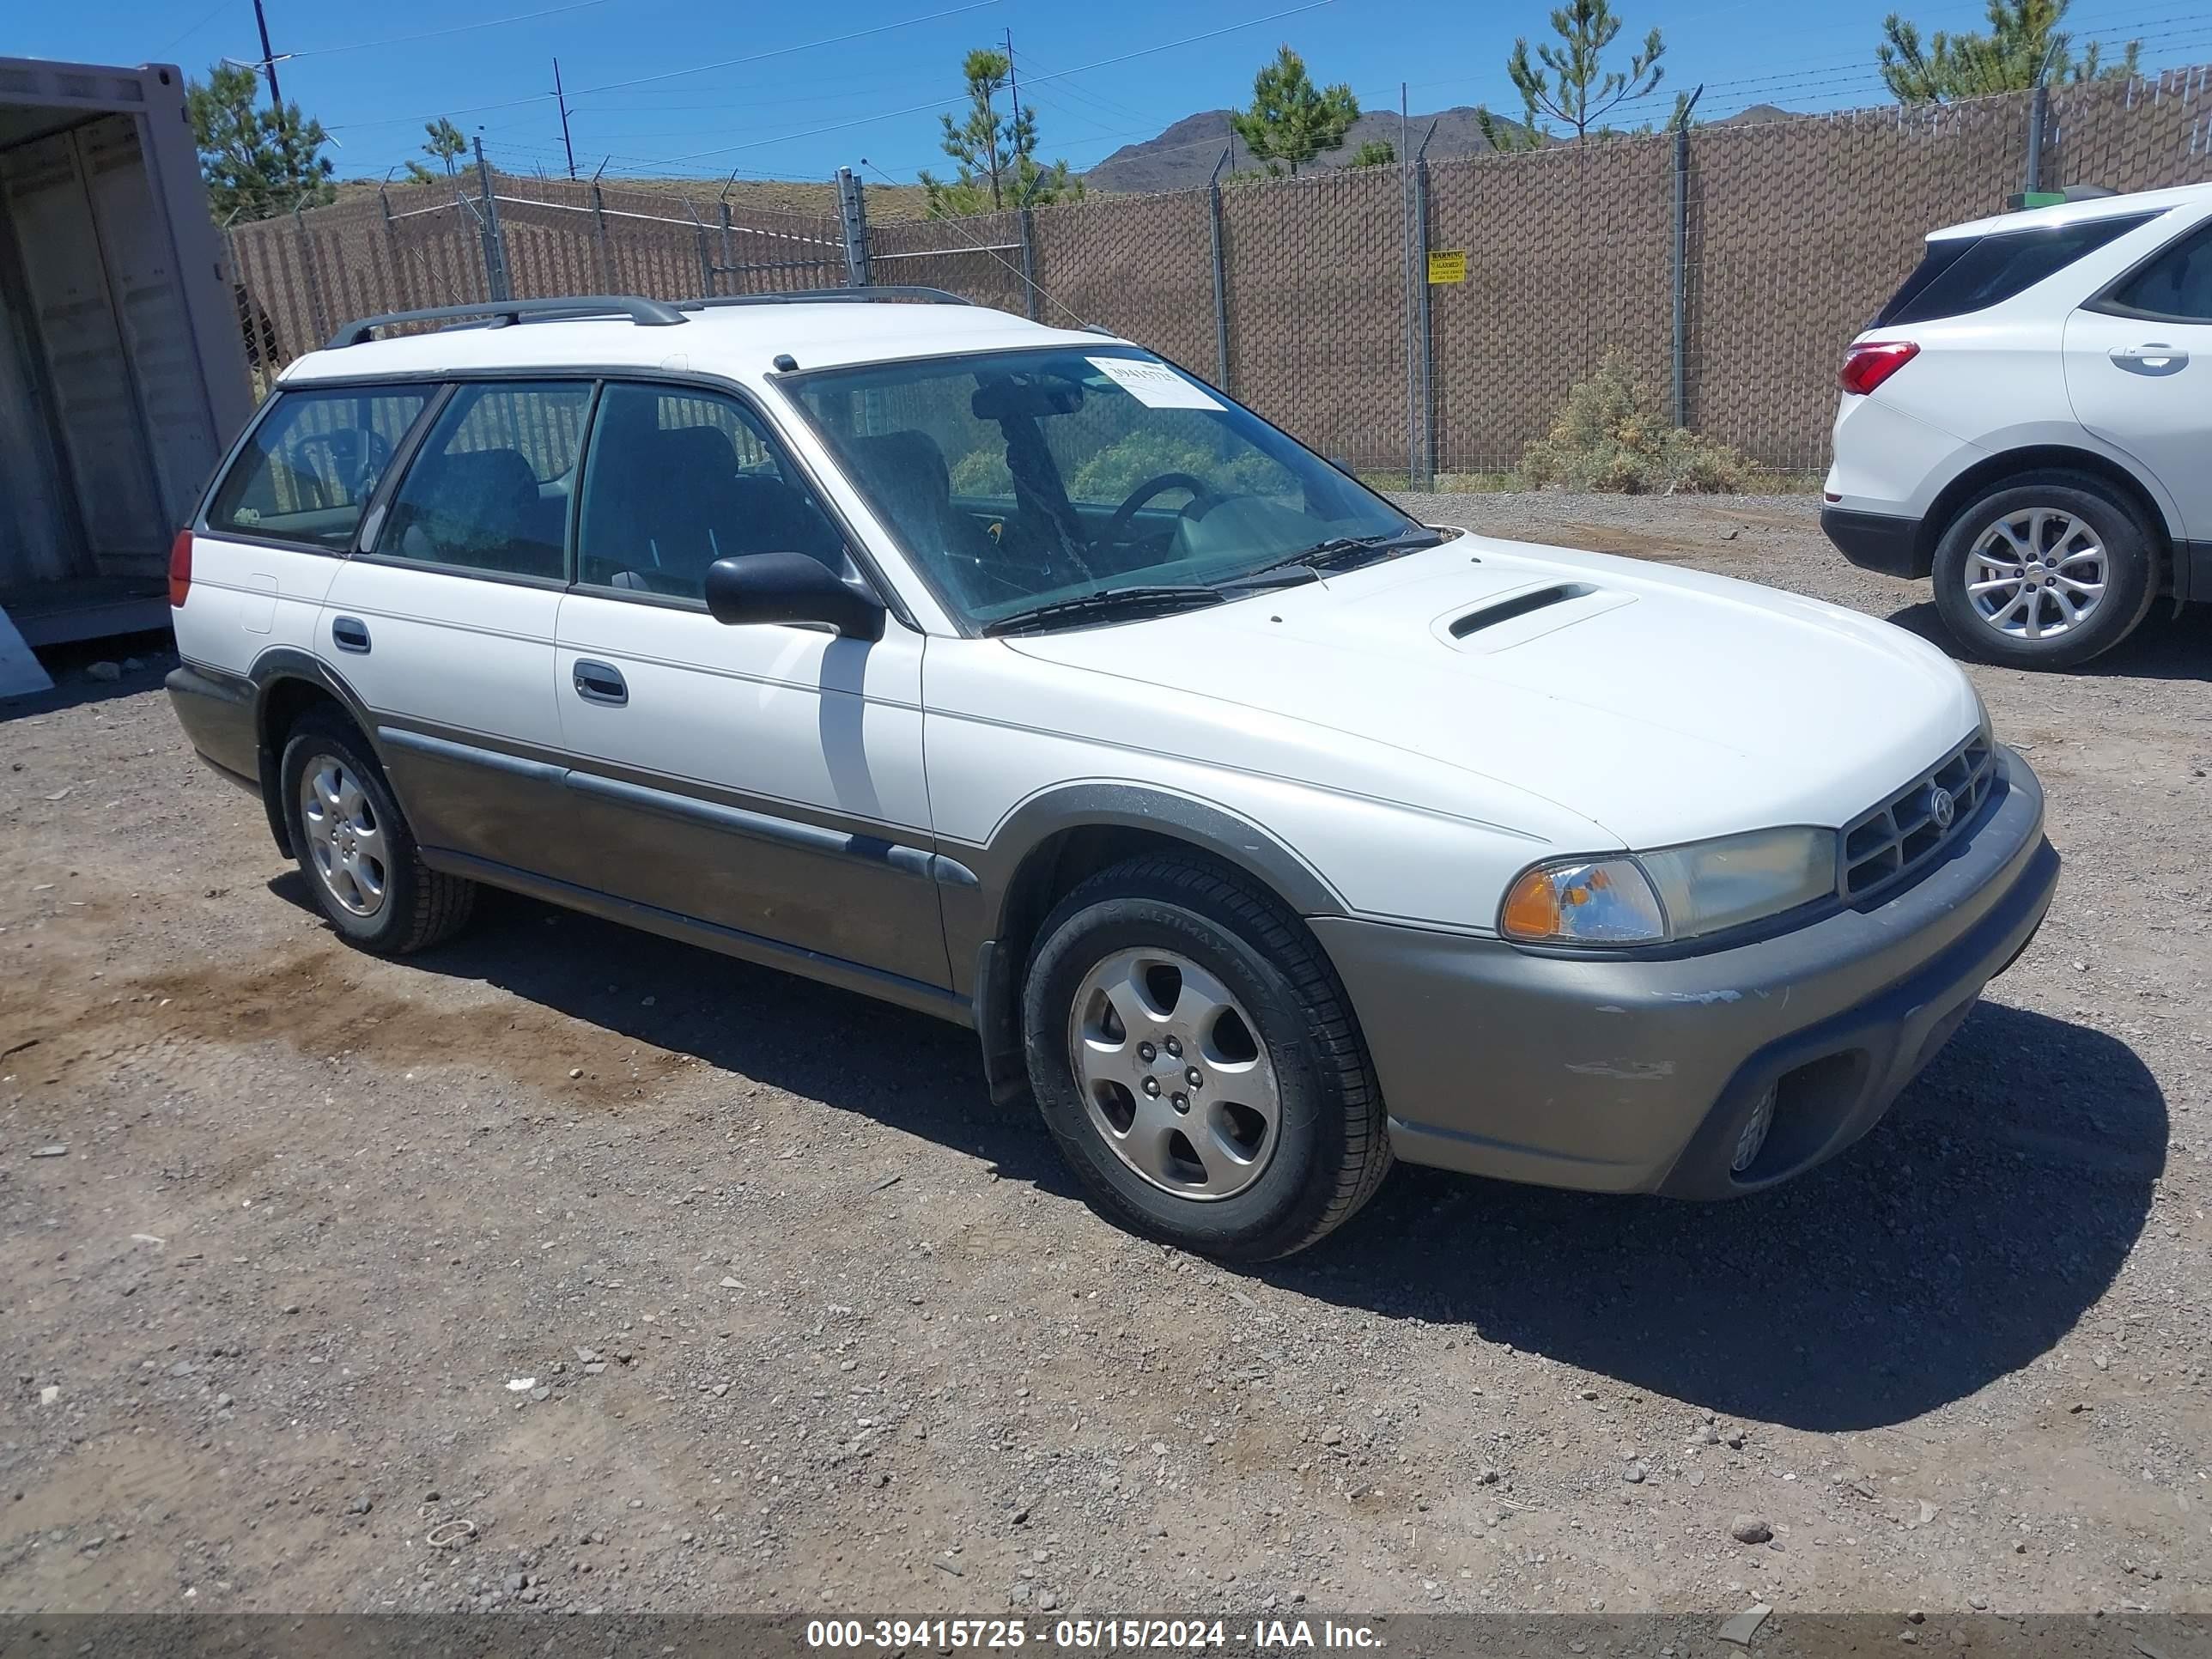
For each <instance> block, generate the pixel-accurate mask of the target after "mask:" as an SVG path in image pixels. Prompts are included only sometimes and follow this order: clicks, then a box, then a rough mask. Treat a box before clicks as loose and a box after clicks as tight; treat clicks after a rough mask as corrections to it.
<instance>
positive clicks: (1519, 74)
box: [1476, 0, 1667, 149]
mask: <svg viewBox="0 0 2212 1659" xmlns="http://www.w3.org/2000/svg"><path fill="white" fill-rule="evenodd" d="M1552 28H1553V32H1554V33H1557V34H1558V35H1559V41H1560V44H1559V45H1558V46H1553V45H1552V44H1550V43H1549V42H1548V41H1547V42H1546V43H1545V44H1544V45H1542V46H1538V47H1537V48H1536V52H1535V56H1534V60H1533V61H1532V60H1531V58H1530V56H1529V52H1528V40H1527V39H1526V37H1523V38H1522V39H1521V40H1516V41H1515V42H1514V43H1513V55H1512V56H1511V57H1510V58H1507V59H1506V61H1505V72H1506V74H1507V75H1508V76H1511V77H1512V81H1513V85H1514V88H1515V89H1516V90H1517V91H1518V92H1519V93H1520V94H1521V104H1522V110H1523V111H1524V115H1523V118H1522V128H1523V131H1522V132H1520V133H1517V134H1516V133H1514V132H1512V131H1510V129H1509V128H1508V127H1507V126H1506V125H1505V124H1504V123H1503V122H1499V121H1497V120H1494V119H1493V118H1492V117H1491V116H1490V114H1489V112H1487V111H1479V112H1477V114H1476V120H1477V122H1478V123H1479V124H1480V126H1481V128H1482V136H1483V137H1485V138H1486V139H1488V140H1489V141H1490V143H1491V146H1492V148H1493V149H1535V148H1536V147H1537V146H1538V145H1540V144H1541V143H1544V142H1545V140H1546V139H1547V138H1549V137H1551V132H1550V130H1549V129H1548V128H1547V126H1546V125H1545V122H1546V120H1547V118H1548V119H1551V120H1556V121H1559V122H1562V123H1564V124H1565V125H1567V126H1569V127H1571V128H1573V129H1574V138H1573V140H1572V142H1573V143H1577V144H1579V143H1582V142H1583V139H1585V138H1587V137H1589V135H1590V132H1591V130H1592V129H1593V128H1597V129H1600V130H1602V124H1603V122H1604V120H1605V118H1606V116H1607V115H1608V114H1610V113H1611V112H1613V109H1614V108H1615V107H1616V106H1619V105H1620V104H1622V103H1625V102H1626V101H1627V100H1630V99H1632V98H1641V97H1644V95H1645V94H1648V93H1650V91H1651V90H1652V89H1653V88H1656V86H1657V85H1658V84H1659V81H1660V77H1661V76H1662V75H1663V74H1664V73H1665V72H1666V71H1665V70H1662V68H1661V67H1660V64H1659V59H1660V58H1662V57H1663V56H1664V55H1665V53H1666V51H1667V48H1666V46H1665V45H1664V44H1663V43H1662V41H1661V40H1660V39H1659V31H1658V30H1657V29H1656V28H1655V29H1653V30H1652V31H1651V33H1649V34H1647V35H1645V36H1644V46H1643V48H1642V50H1640V51H1638V52H1635V53H1633V54H1632V55H1631V56H1630V58H1629V60H1628V67H1627V68H1626V70H1609V69H1607V68H1606V67H1605V61H1604V57H1605V49H1606V48H1607V46H1611V45H1612V44H1613V38H1614V37H1615V36H1616V35H1618V34H1619V33H1620V19H1619V18H1618V17H1616V16H1614V15H1613V7H1612V6H1611V4H1610V3H1608V0H1567V3H1566V4H1565V5H1564V6H1562V7H1560V8H1559V9H1558V10H1557V11H1554V12H1553V14H1552Z"/></svg>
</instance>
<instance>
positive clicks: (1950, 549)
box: [1820, 185, 2212, 668]
mask: <svg viewBox="0 0 2212 1659" xmlns="http://www.w3.org/2000/svg"><path fill="white" fill-rule="evenodd" d="M1843 383H1844V398H1843V407H1842V409H1841V410H1839V411H1838V414H1837V416H1836V451H1835V465H1833V466H1832V468H1830V470H1829V472H1828V479H1827V506H1826V508H1825V510H1824V511H1823V512H1822V513H1821V515H1820V522H1821V525H1822V526H1823V527H1824V528H1825V529H1826V531H1827V532H1828V537H1829V539H1830V540H1832V542H1834V543H1835V544H1836V545H1837V546H1838V548H1840V549H1841V550H1843V553H1844V557H1846V558H1848V559H1849V560H1850V562H1852V563H1854V564H1857V565H1863V566H1864V567H1865V568H1868V569H1869V570H1881V571H1886V572H1887V573H1888V574H1891V575H1895V576H1928V575H1931V574H1932V575H1933V576H1934V578H1935V585H1936V609H1937V610H1938V611H1941V612H1942V617H1943V620H1944V622H1945V623H1946V624H1947V625H1948V627H1949V628H1950V630H1951V632H1952V634H1953V635H1955V636H1956V637H1957V639H1958V640H1959V641H1960V644H1961V645H1963V646H1964V647H1966V649H1967V650H1969V651H1971V652H1972V653H1975V654H1976V655H1978V656H1981V657H1984V658H1987V659H1989V660H1990V661H1992V662H2000V663H2006V664H2009V665H2012V666H2014V667H2017V668H2063V667H2069V666H2071V665H2075V664H2076V663H2081V662H2087V660H2088V659H2090V658H2092V657H2093V656H2095V655H2096V654H2097V653H2099V652H2100V651H2107V650H2110V649H2111V648H2112V647H2113V646H2115V645H2118V643H2119V642H2120V641H2122V640H2124V639H2125V638H2126V637H2127V636H2128V635H2129V634H2130V633H2131V632H2133V631H2134V629H2135V628H2136V624H2137V623H2141V622H2142V619H2143V617H2145V616H2146V615H2148V612H2149V611H2150V608H2151V606H2152V605H2154V603H2156V602H2157V600H2158V599H2160V598H2161V597H2165V598H2167V599H2171V600H2172V601H2173V602H2174V603H2175V604H2177V605H2178V604H2179V603H2180V602H2182V601H2184V600H2187V599H2212V185H2192V186H2190V187H2188V188H2186V189H2181V190H2158V191H2142V192H2141V193H2138V194H2136V195H2131V196H2101V197H2095V198H2094V199H2091V200H2086V201H2077V202H2069V203H2066V204H2063V205H2061V206H2055V207H2041V208H2035V209H2032V210H2028V211H2027V212H2023V213H2008V214H2004V215H2002V216H1999V217H1996V218H1994V219H1978V220H1976V221H1975V222H1973V223H1972V224H1966V225H1954V226H1953V227H1952V228H1950V229H1948V230H1939V231H1937V232H1936V233H1935V234H1933V235H1931V236H1929V238H1928V252H1927V254H1926V256H1925V257H1924V258H1922V260H1921V262H1920V264H1919V266H1918V267H1917V269H1916V270H1914V271H1913V272H1912V274H1911V276H1909V277H1907V278H1906V279H1905V286H1904V287H1902V288H1900V289H1898V291H1897V293H1896V295H1895V296H1894V297H1893V298H1892V299H1891V301H1889V303H1888V304H1887V306H1885V307H1883V308H1882V310H1881V314H1880V315H1879V316H1877V317H1876V318H1875V320H1874V324H1873V325H1872V326H1871V327H1870V328H1869V329H1868V330H1867V331H1866V332H1865V333H1863V334H1862V335H1860V336H1859V337H1858V338H1857V340H1856V341H1854V342H1853V343H1852V344H1851V347H1850V350H1849V351H1848V352H1847V353H1846V354H1845V356H1844V370H1843Z"/></svg>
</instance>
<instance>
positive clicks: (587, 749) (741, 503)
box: [555, 384, 950, 987]
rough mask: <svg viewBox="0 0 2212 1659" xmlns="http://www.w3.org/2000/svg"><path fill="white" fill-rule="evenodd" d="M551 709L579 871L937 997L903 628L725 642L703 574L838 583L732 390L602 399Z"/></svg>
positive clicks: (764, 439) (619, 388) (840, 553)
mask: <svg viewBox="0 0 2212 1659" xmlns="http://www.w3.org/2000/svg"><path fill="white" fill-rule="evenodd" d="M583 490H584V495H583V503H582V511H581V513H580V520H579V530H578V544H577V569H576V578H577V580H576V586H574V588H573V589H571V590H570V592H569V593H568V596H567V598H565V599H563V600H562V604H561V614H560V621H559V629H558V634H559V639H558V647H557V653H556V656H557V660H556V679H555V683H556V688H557V690H556V701H557V703H558V706H559V710H560V720H561V728H562V740H563V742H564V744H565V745H566V747H567V749H568V758H569V763H570V766H571V767H572V771H571V772H570V775H569V777H568V788H569V793H570V796H571V807H570V811H571V812H572V814H573V816H574V823H575V825H576V829H577V831H578V835H577V838H576V840H575V841H574V842H573V844H572V847H571V853H572V856H573V859H574V866H573V867H572V868H571V869H569V870H567V871H562V872H558V873H561V874H562V875H563V876H564V877H565V878H568V879H570V880H574V881H576V882H579V883H580V884H586V885H590V886H594V887H599V888H601V889H603V890H607V891H610V892H613V893H616V894H618V895H619V896H622V897H624V898H628V899H631V900H634V901H635V902H641V903H644V904H647V905H651V906H653V907H655V908H659V909H662V910H666V911H670V912H673V913H675V914H677V915H684V916H690V917H696V918H698V919H700V920H702V921H708V922H712V923H714V924H715V925H717V926H720V927H728V928H732V929H735V930H737V931H738V932H739V933H745V934H750V935H753V936H755V937H757V938H761V939H768V940H771V941H774V942H775V943H778V944H781V945H793V946H797V947H799V948H800V949H802V950H805V951H814V952H818V953H820V954H822V955H823V956H826V957H833V958H836V960H837V961H839V962H842V963H856V964H859V965H860V966H862V967H864V968H866V969H872V970H874V971H875V972H877V973H878V974H888V975H895V976H896V977H897V978H899V979H902V980H905V981H915V982H919V983H920V984H922V985H925V986H930V987H945V986H946V985H947V984H949V983H950V975H948V973H947V971H946V965H945V945H944V933H943V927H942V923H941V921H940V919H939V912H938V906H937V891H936V885H935V878H934V875H933V868H934V861H933V857H932V854H933V848H934V841H933V837H932V836H931V834H930V830H929V812H928V803H927V793H926V790H925V788H924V786H923V780H922V769H921V657H922V647H923V640H922V636H921V635H919V634H916V633H914V632H911V631H909V630H908V629H905V628H903V627H902V626H901V625H900V624H898V623H896V622H895V621H894V622H892V623H890V625H889V626H888V628H887V629H886V630H885V633H884V637H883V638H882V639H881V640H879V641H865V640H855V639H848V638H842V637H840V636H838V635H834V634H830V633H829V632H826V631H824V630H823V629H814V628H797V627H784V626H778V625H767V626H758V627H744V628H730V627H725V626H724V625H723V624H721V623H718V622H716V621H715V620H714V618H713V617H711V616H709V615H708V613H707V609H706V605H705V601H704V598H703V594H704V586H705V576H706V571H707V567H708V565H709V564H711V563H713V562H714V560H716V559H718V558H726V557H731V556H737V555H740V554H744V553H757V552H771V551H798V552H802V553H806V554H809V555H811V556H814V557H817V558H819V559H821V560H823V562H825V563H828V564H830V565H832V566H834V567H836V568H840V569H841V570H845V571H848V572H849V571H850V568H851V567H850V565H849V562H848V560H847V559H846V556H845V553H844V550H843V544H842V538H841V537H840V535H839V533H838V532H837V531H836V529H835V527H834V526H832V524H831V521H830V520H829V518H828V517H827V516H826V515H825V514H824V513H823V512H822V510H821V508H820V507H819V506H818V504H817V501H816V500H815V497H814V495H813V492H812V491H811V489H809V488H808V486H807V484H806V482H805V478H804V477H803V476H802V475H801V474H800V473H799V471H798V470H797V469H796V468H795V467H794V466H793V465H792V463H791V462H790V460H789V459H788V458H787V456H786V455H785V454H784V453H783V452H782V451H781V448H780V447H779V446H777V445H776V444H775V442H774V441H772V440H771V439H770V437H769V435H768V433H767V432H766V430H765V429H764V428H763V425H762V423H761V422H760V420H759V418H758V416H756V415H755V414H754V413H753V412H752V411H751V410H750V409H748V408H746V407H745V406H744V404H741V403H739V402H738V400H736V399H735V398H726V397H721V396H718V395H714V394H711V393H700V392H693V391H691V390H689V389H679V388H674V387H670V386H652V385H643V384H637V385H623V384H614V385H610V386H607V387H606V388H605V391H604V392H603V393H602V394H601V398H600V404H599V415H598V416H597V418H596V420H595V421H594V423H593V427H592V439H591V444H590V448H589V451H588V453H587V457H586V462H585V477H584V484H583Z"/></svg>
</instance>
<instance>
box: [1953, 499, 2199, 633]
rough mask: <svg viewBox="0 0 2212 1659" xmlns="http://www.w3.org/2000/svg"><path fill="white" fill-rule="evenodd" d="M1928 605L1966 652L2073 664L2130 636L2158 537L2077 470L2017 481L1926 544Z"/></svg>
mask: <svg viewBox="0 0 2212 1659" xmlns="http://www.w3.org/2000/svg"><path fill="white" fill-rule="evenodd" d="M1932 574H1933V575H1934V578H1935V584H1936V611H1937V612H1938V613H1939V614H1940V615H1941V616H1942V618H1943V623H1944V625H1945V626H1946V627H1947V628H1948V629H1950V630H1951V635H1952V637H1953V638H1954V639H1955V640H1956V641H1958V642H1959V643H1960V646H1962V647H1965V649H1966V651H1967V652H1968V653H1971V654H1972V655H1974V656H1977V657H1979V658H1981V659H1983V660H1984V661H1985V662H1993V663H2000V664H2002V665H2004V666H2006V667H2008V668H2073V667H2076V666H2078V665H2081V664H2082V663H2085V662H2087V661H2088V660H2089V659H2091V658H2093V657H2095V656H2098V655H2100V654H2101V653H2104V652H2106V651H2109V650H2111V649H2112V647H2114V646H2116V645H2118V643H2119V642H2120V641H2122V640H2124V639H2125V638H2127V636H2128V635H2130V634H2132V633H2134V632H2135V630H2136V628H2137V626H2138V625H2140V624H2141V623H2142V619H2143V618H2144V617H2146V616H2148V615H2149V614H2150V607H2151V605H2152V602H2153V601H2154V599H2156V598H2157V597H2158V538H2157V533H2156V532H2154V530H2153V529H2152V528H2151V527H2150V526H2147V525H2146V524H2144V523H2143V522H2142V519H2141V517H2140V515H2139V514H2138V513H2136V510H2135V509H2134V508H2133V507H2129V506H2127V505H2125V504H2124V503H2123V502H2122V501H2119V500H2118V498H2117V497H2115V496H2114V495H2113V494H2112V492H2111V491H2110V490H2109V489H2107V488H2106V486H2105V485H2104V484H2103V483H2100V481H2099V480H2097V479H2095V478H2092V477H2089V476H2087V474H2085V473H2079V472H2063V471H2051V472H2039V473H2032V474H2029V475H2028V476H2027V477H2021V478H2016V479H2014V480H2012V481H2011V482H2010V483H2007V484H2006V485H2005V486H2004V487H2003V488H2002V489H1997V490H1995V491H1993V492H1991V493H1990V494H1989V495H1984V496H1983V497H1981V499H1979V500H1978V501H1974V502H1973V503H1972V504H1971V505H1969V506H1968V507H1966V508H1965V509H1964V510H1962V511H1961V512H1960V513H1959V514H1958V515H1957V516H1956V517H1955V518H1954V519H1953V520H1951V523H1950V526H1949V527H1948V528H1947V529H1946V530H1945V531H1944V532H1943V538H1942V541H1940V542H1938V543H1937V544H1936V560H1935V569H1934V571H1933V573H1932Z"/></svg>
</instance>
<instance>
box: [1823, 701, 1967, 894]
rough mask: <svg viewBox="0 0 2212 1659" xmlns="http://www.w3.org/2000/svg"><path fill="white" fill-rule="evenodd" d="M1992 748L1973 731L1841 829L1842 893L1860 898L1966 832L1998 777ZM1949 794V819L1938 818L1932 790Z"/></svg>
mask: <svg viewBox="0 0 2212 1659" xmlns="http://www.w3.org/2000/svg"><path fill="white" fill-rule="evenodd" d="M1995 760H1996V755H1995V751H1994V750H1992V749H1991V748H1990V739H1989V737H1988V734H1987V733H1985V732H1975V733H1974V735H1973V736H1972V737H1971V738H1967V739H1966V742H1964V743H1962V744H1960V745H1959V746H1958V747H1957V748H1956V749H1954V750H1952V751H1951V752H1950V753H1949V754H1948V755H1946V756H1945V757H1943V758H1942V760H1941V761H1940V762H1938V763H1936V765H1934V766H1932V767H1930V768H1929V769H1928V770H1927V771H1925V772H1923V773H1922V774H1921V775H1919V776H1918V777H1917V778H1915V779H1914V780H1913V781H1911V783H1908V784H1906V785H1905V787H1904V788H1902V789H1900V790H1899V791H1898V792H1897V793H1895V794H1893V795H1892V796H1891V797H1890V798H1889V799H1887V800H1885V801H1883V802H1882V803H1881V805H1877V806H1875V808H1873V809H1872V810H1871V811H1867V812H1863V813H1862V814H1861V815H1860V816H1859V817H1856V818H1853V819H1852V820H1851V821H1850V823H1848V824H1846V825H1845V826H1844V871H1843V887H1842V891H1843V896H1844V897H1845V898H1846V899H1859V898H1864V897H1865V896H1867V895H1868V894H1869V893H1873V892H1877V891H1879V890H1881V889H1882V888H1884V887H1887V886H1888V885H1890V884H1892V883H1893V882H1899V881H1902V880H1904V879H1905V877H1907V876H1909V875H1911V873H1912V872H1914V871H1915V870H1917V869H1919V868H1920V867H1921V866H1923V865H1925V864H1927V863H1928V862H1929V860H1932V859H1934V858H1935V857H1936V854H1938V853H1940V852H1942V850H1943V848H1945V847H1946V846H1948V844H1949V843H1950V842H1952V841H1953V840H1954V839H1956V838H1957V837H1958V836H1962V835H1964V834H1965V833H1966V826H1967V825H1968V824H1969V823H1972V822H1973V818H1974V814H1975V813H1976V812H1978V811H1980V810H1981V806H1982V803H1983V802H1984V801H1985V800H1987V799H1989V795H1990V789H1991V787H1994V785H1995V783H1996V765H1995ZM1939 789H1941V790H1944V791H1947V792H1948V793H1949V794H1950V797H1951V802H1952V811H1951V821H1950V823H1948V824H1940V823H1937V822H1936V811H1935V808H1934V802H1935V799H1936V791H1937V790H1939Z"/></svg>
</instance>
